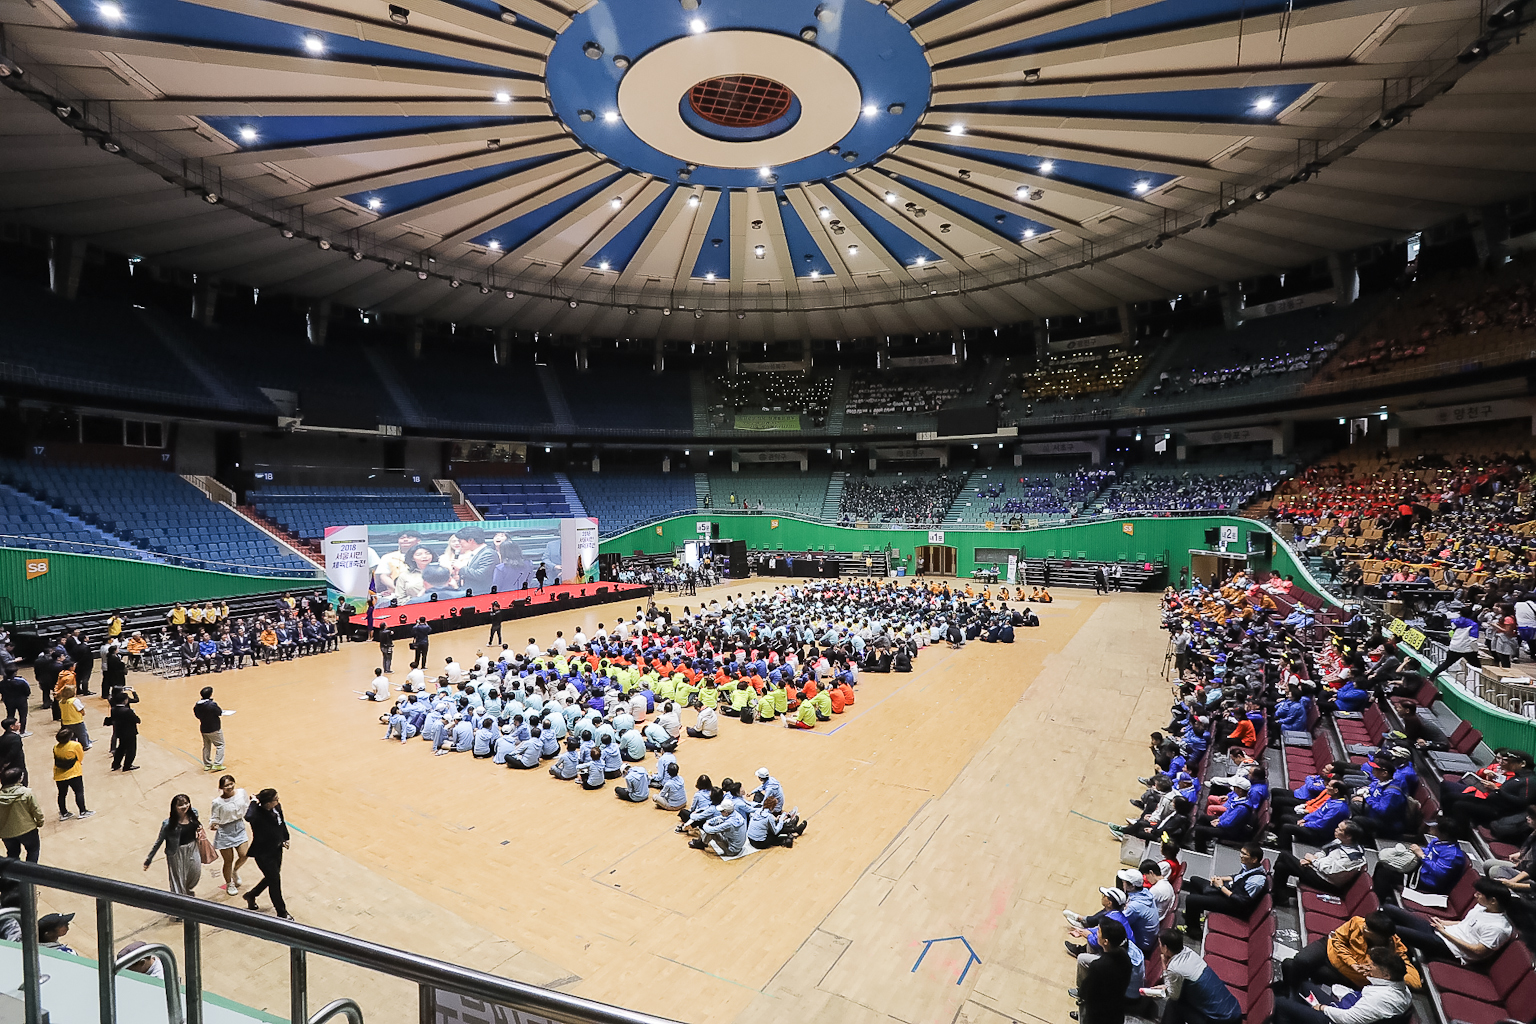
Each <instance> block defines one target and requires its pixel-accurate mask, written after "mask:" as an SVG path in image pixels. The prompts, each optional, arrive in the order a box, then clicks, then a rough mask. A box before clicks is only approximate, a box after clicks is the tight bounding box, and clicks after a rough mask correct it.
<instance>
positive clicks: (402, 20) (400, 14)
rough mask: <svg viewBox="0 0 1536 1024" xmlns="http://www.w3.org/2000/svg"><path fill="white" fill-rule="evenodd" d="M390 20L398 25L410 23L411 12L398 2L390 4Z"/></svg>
mask: <svg viewBox="0 0 1536 1024" xmlns="http://www.w3.org/2000/svg"><path fill="white" fill-rule="evenodd" d="M389 20H390V21H392V22H394V23H395V24H396V25H402V26H403V25H408V24H410V21H411V12H410V11H408V10H407V9H405V8H404V7H400V6H398V5H396V4H390V5H389Z"/></svg>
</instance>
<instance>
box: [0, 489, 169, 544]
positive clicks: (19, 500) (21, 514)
mask: <svg viewBox="0 0 1536 1024" xmlns="http://www.w3.org/2000/svg"><path fill="white" fill-rule="evenodd" d="M0 533H3V534H5V535H6V536H5V543H6V544H7V545H15V546H17V547H26V548H33V549H41V550H44V551H72V552H74V553H76V554H81V555H105V556H107V557H109V558H140V557H143V555H144V553H143V552H142V551H139V550H138V549H137V548H131V547H127V546H126V545H124V544H123V543H122V542H121V541H120V540H118V539H117V538H116V537H114V536H113V535H112V534H110V533H107V532H106V531H104V530H101V529H98V528H97V527H94V526H92V525H90V524H89V523H86V522H84V521H82V520H80V519H76V518H75V517H74V516H72V515H69V514H68V513H67V512H64V511H63V510H61V509H57V508H54V507H53V506H52V505H46V504H44V503H43V502H41V501H38V500H37V499H36V498H34V497H32V496H31V495H30V494H23V493H22V492H21V491H18V490H16V488H14V487H11V486H8V485H6V484H0Z"/></svg>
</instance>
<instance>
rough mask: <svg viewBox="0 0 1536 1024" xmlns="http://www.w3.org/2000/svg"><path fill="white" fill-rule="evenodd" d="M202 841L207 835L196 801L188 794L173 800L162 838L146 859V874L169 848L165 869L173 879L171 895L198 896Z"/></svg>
mask: <svg viewBox="0 0 1536 1024" xmlns="http://www.w3.org/2000/svg"><path fill="white" fill-rule="evenodd" d="M199 838H207V837H206V836H204V835H203V823H202V822H201V821H200V820H199V819H198V817H197V808H195V807H193V806H192V798H191V797H189V796H187V794H185V793H177V794H176V795H175V796H173V797H171V813H170V816H169V817H167V818H166V819H165V820H164V821H162V822H161V823H160V834H159V836H157V837H156V838H155V845H154V846H152V847H150V850H149V856H148V857H145V858H144V870H145V871H148V870H149V865H150V864H151V863H153V862H154V859H155V854H157V853H159V852H160V847H161V845H164V846H165V867H166V871H167V872H168V874H169V875H170V879H171V892H174V893H176V894H177V895H179V896H195V895H197V894H196V892H194V891H193V890H195V889H196V888H197V882H198V879H200V878H202V877H203V859H202V857H201V856H199V855H198V852H197V841H198V839H199Z"/></svg>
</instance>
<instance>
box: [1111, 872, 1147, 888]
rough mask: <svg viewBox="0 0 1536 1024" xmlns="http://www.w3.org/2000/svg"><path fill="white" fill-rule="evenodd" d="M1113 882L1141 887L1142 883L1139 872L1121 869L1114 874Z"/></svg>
mask: <svg viewBox="0 0 1536 1024" xmlns="http://www.w3.org/2000/svg"><path fill="white" fill-rule="evenodd" d="M1115 880H1116V881H1117V882H1125V883H1127V884H1129V885H1141V884H1142V882H1143V881H1144V879H1143V878H1142V877H1141V872H1140V871H1137V870H1136V869H1135V868H1121V869H1120V870H1119V871H1117V872H1116V873H1115Z"/></svg>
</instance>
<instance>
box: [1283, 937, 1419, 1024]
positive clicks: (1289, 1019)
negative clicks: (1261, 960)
mask: <svg viewBox="0 0 1536 1024" xmlns="http://www.w3.org/2000/svg"><path fill="white" fill-rule="evenodd" d="M1367 956H1368V960H1367V962H1366V963H1365V964H1363V965H1362V968H1363V970H1362V973H1363V974H1364V975H1365V977H1366V986H1365V989H1364V990H1363V991H1362V992H1361V993H1360V994H1359V996H1358V997H1353V996H1346V997H1344V998H1343V999H1340V1000H1338V1001H1337V1002H1332V1001H1328V1000H1329V998H1330V997H1331V996H1332V993H1331V992H1325V993H1324V998H1319V997H1318V996H1317V995H1315V994H1313V993H1310V992H1309V993H1308V994H1307V997H1306V999H1305V1000H1301V999H1293V998H1291V997H1290V996H1278V997H1276V999H1275V1016H1274V1020H1275V1024H1375V1022H1376V1021H1383V1020H1389V1019H1391V1018H1394V1017H1399V1016H1402V1015H1403V1014H1405V1013H1407V1012H1408V1011H1410V1010H1412V1009H1413V994H1412V993H1411V992H1409V991H1408V986H1407V985H1406V984H1404V983H1403V978H1404V976H1405V975H1406V974H1407V969H1408V965H1407V964H1406V963H1404V961H1403V958H1402V957H1401V956H1399V955H1398V953H1397V951H1396V950H1394V949H1393V948H1392V947H1390V946H1372V947H1371V948H1370V952H1369V953H1368V954H1367Z"/></svg>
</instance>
